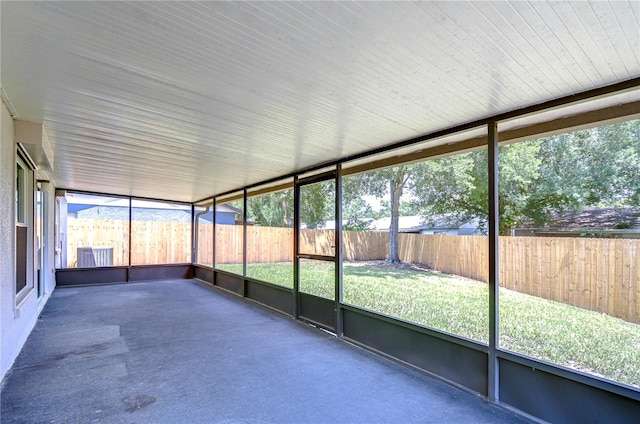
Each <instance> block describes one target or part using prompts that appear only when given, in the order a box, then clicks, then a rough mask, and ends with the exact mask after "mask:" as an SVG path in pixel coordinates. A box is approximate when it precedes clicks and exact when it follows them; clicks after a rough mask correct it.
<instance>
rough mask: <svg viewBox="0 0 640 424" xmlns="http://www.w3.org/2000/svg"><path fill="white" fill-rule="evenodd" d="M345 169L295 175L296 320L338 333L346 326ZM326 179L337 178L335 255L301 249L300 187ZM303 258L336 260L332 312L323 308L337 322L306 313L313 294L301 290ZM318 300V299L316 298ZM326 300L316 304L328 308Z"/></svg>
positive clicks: (331, 300) (294, 280)
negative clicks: (343, 273)
mask: <svg viewBox="0 0 640 424" xmlns="http://www.w3.org/2000/svg"><path fill="white" fill-rule="evenodd" d="M341 179H342V168H341V166H340V165H337V166H336V168H335V169H334V170H330V171H327V172H323V173H320V174H316V175H312V176H309V177H306V178H299V177H298V176H296V177H295V178H294V184H293V185H294V194H293V198H294V216H293V222H294V236H293V237H294V243H293V244H294V265H293V301H294V305H293V316H294V318H295V319H300V320H303V321H307V322H310V323H312V324H314V325H318V326H320V327H323V328H325V329H328V330H330V331H332V332H335V333H336V334H337V335H338V336H341V335H342V333H343V325H342V309H341V304H342V205H341V198H342V180H341ZM325 181H333V182H334V185H335V198H334V199H333V200H334V203H335V213H334V229H333V231H334V243H335V247H334V254H333V255H332V256H327V255H316V254H307V253H302V252H300V229H301V228H300V227H301V224H302V222H301V220H300V200H301V197H300V190H301V188H302V187H304V186H308V185H311V184H316V183H322V182H325ZM300 259H312V260H317V261H325V262H333V264H334V284H335V286H334V287H335V290H334V298H333V299H330V303H331V308H332V310H331V311H328V310H324V311H320V312H321V313H323V314H324V315H328V314H329V313H330V314H331V315H332V317H333V323H332V324H329V323H327V322H326V321H325V322H319V321H317V320H313V319H310V318H308V317H305V316H304V310H302V311H301V309H303V308H304V307H305V306H304V305H305V304H306V303H305V302H306V301H305V299H307V301H308V300H310V297H315V296H313V295H308V294H305V293H301V292H300ZM316 300H318V299H316ZM322 303H323V302H320V303H319V304H316V305H315V306H314V307H315V308H321V309H325V308H326V306H325V305H322Z"/></svg>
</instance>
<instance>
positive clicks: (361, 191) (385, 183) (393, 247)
mask: <svg viewBox="0 0 640 424" xmlns="http://www.w3.org/2000/svg"><path fill="white" fill-rule="evenodd" d="M423 167H424V164H411V165H401V166H396V167H393V168H387V169H382V170H379V171H374V172H368V173H363V174H359V175H355V176H352V177H349V178H345V179H344V180H343V185H342V193H343V215H345V218H347V219H350V218H349V217H347V215H346V214H345V213H344V211H345V210H347V211H348V210H350V209H349V208H351V205H352V203H353V202H354V201H355V199H359V198H361V197H362V196H363V195H372V196H376V197H382V196H385V195H388V196H389V206H390V207H389V210H390V216H391V224H390V225H389V249H388V253H387V258H386V261H387V262H390V263H400V262H401V261H400V255H399V252H398V227H399V225H398V224H399V217H400V214H399V211H400V199H401V197H402V195H403V194H404V193H405V192H406V191H410V190H412V189H413V185H414V184H413V181H414V180H415V177H416V176H417V175H419V174H420V173H421V172H422V168H423ZM344 205H347V207H346V208H345V207H344Z"/></svg>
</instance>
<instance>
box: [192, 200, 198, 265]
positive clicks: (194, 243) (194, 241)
mask: <svg viewBox="0 0 640 424" xmlns="http://www.w3.org/2000/svg"><path fill="white" fill-rule="evenodd" d="M197 224H198V223H197V222H196V207H195V205H194V204H193V203H192V204H191V265H195V264H196V262H197V261H198V251H197V249H198V240H197V237H196V234H197V233H196V225H197ZM192 269H193V268H192Z"/></svg>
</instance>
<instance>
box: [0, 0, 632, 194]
mask: <svg viewBox="0 0 640 424" xmlns="http://www.w3.org/2000/svg"><path fill="white" fill-rule="evenodd" d="M0 7H1V8H2V10H1V19H2V21H1V25H2V27H1V33H2V39H1V42H2V46H1V47H2V64H1V65H2V69H1V72H2V73H1V79H2V80H1V82H2V87H3V89H4V90H5V92H6V94H7V96H8V99H9V101H10V102H11V104H12V105H13V107H14V108H15V111H16V112H17V115H18V116H17V118H18V119H23V120H28V121H34V122H42V123H44V126H45V129H46V131H47V134H48V137H49V140H50V142H51V145H52V148H53V151H54V155H55V163H54V171H53V172H52V173H51V178H52V179H53V181H54V182H55V184H56V185H57V186H58V187H63V188H71V189H77V190H89V191H98V192H106V193H114V194H124V195H136V196H145V197H153V198H163V199H172V200H181V201H194V200H198V199H201V198H204V197H207V196H209V195H212V194H216V193H221V192H223V191H227V190H231V189H235V188H239V187H242V186H244V185H247V184H252V183H257V182H260V181H263V180H266V179H269V178H273V177H277V176H280V175H284V174H287V173H290V172H294V171H296V170H300V169H303V168H306V167H309V166H312V165H315V164H318V163H322V162H325V161H329V160H335V159H339V158H341V157H344V156H347V155H352V154H356V153H359V152H363V151H366V150H369V149H372V148H375V147H379V146H383V145H388V144H391V143H393V142H397V141H401V140H405V139H409V138H412V137H416V136H419V135H421V134H426V133H430V132H433V131H436V130H441V129H445V128H449V127H452V126H454V125H457V124H462V123H465V122H471V121H475V120H477V119H482V118H486V117H490V116H493V115H497V114H499V113H502V112H505V111H510V110H515V109H518V108H521V107H525V106H528V105H532V104H537V103H541V102H544V101H547V100H551V99H555V98H559V97H563V96H566V95H571V94H574V93H578V92H583V91H587V90H590V89H593V88H598V87H602V86H606V85H610V84H614V83H617V82H622V81H626V80H630V79H633V78H637V77H640V2H637V1H630V2H624V1H616V2H565V1H560V2H552V3H547V2H512V3H511V2H472V1H469V2H467V1H464V2H463V1H458V2H408V1H405V2H400V1H398V2H361V3H360V2H295V3H294V2H255V3H253V2H205V3H195V2H10V1H5V0H3V1H2V2H1V6H0Z"/></svg>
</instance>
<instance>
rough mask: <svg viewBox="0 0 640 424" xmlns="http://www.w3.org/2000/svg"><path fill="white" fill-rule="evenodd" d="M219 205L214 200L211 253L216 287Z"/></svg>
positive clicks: (214, 199) (213, 282)
mask: <svg viewBox="0 0 640 424" xmlns="http://www.w3.org/2000/svg"><path fill="white" fill-rule="evenodd" d="M217 209H218V208H217V204H216V198H215V197H214V198H213V214H212V216H213V234H211V239H212V240H211V242H212V243H213V246H211V247H212V250H211V253H212V255H213V257H212V258H211V259H212V260H211V268H212V270H213V271H212V272H213V281H212V282H211V284H213V285H214V286H215V285H216V220H217Z"/></svg>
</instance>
